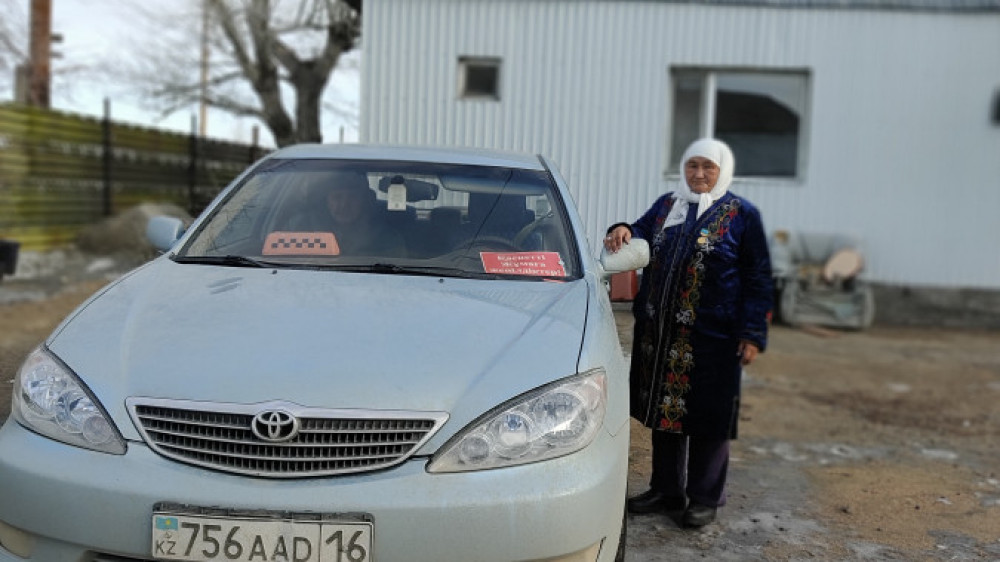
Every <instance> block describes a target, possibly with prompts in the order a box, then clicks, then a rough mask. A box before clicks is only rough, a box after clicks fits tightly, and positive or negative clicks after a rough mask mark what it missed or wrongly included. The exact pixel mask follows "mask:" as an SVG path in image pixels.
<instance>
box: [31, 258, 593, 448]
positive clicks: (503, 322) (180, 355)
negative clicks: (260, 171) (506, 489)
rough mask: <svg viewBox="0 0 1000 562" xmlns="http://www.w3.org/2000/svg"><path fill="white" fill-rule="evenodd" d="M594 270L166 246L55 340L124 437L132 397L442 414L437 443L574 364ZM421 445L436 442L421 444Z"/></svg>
mask: <svg viewBox="0 0 1000 562" xmlns="http://www.w3.org/2000/svg"><path fill="white" fill-rule="evenodd" d="M587 298H588V288H587V283H586V282H585V281H582V280H581V281H572V282H567V283H554V282H540V281H511V280H506V281H500V280H496V281H494V280H469V279H452V278H437V277H419V276H417V277H415V276H405V275H379V274H360V273H345V272H333V271H304V270H283V269H278V270H272V269H242V268H229V267H218V266H206V265H192V264H177V263H174V262H172V261H170V260H168V259H165V258H161V259H157V260H155V261H153V262H151V263H150V264H147V265H146V266H145V267H143V268H141V269H139V270H137V271H135V272H133V273H132V274H130V275H128V276H126V277H124V278H123V279H121V280H119V281H118V282H116V283H114V284H112V285H111V286H109V287H108V288H106V289H105V290H104V291H103V292H102V293H101V294H99V295H97V296H95V297H93V298H92V299H91V300H89V301H88V302H87V303H85V304H84V305H82V306H81V308H80V309H78V310H77V311H76V312H75V313H74V315H72V316H71V317H70V318H68V319H67V320H66V321H65V322H64V323H63V324H62V325H61V326H60V327H59V328H58V329H57V331H56V332H55V333H54V334H53V335H52V336H51V337H50V338H49V341H48V346H49V348H50V350H52V352H53V353H55V354H56V355H57V356H58V357H59V358H60V359H61V360H62V361H64V362H65V363H66V365H68V366H69V367H70V368H71V369H72V370H73V371H74V372H75V373H76V374H77V375H79V376H80V378H81V379H82V380H83V381H84V383H85V384H86V385H87V386H88V387H89V388H90V389H91V391H92V392H93V393H94V395H95V396H96V397H97V399H98V400H99V401H100V402H101V403H102V404H103V405H104V407H105V408H106V409H107V410H108V412H109V413H110V414H111V416H112V418H113V419H114V421H115V422H116V424H117V426H118V427H119V429H120V430H121V431H122V433H123V435H124V436H125V437H126V438H127V439H138V434H137V432H136V430H135V428H134V427H133V425H132V423H131V421H130V419H129V417H128V414H127V411H126V406H125V400H126V399H127V398H129V397H148V398H168V399H182V400H200V401H216V402H225V403H239V404H256V403H262V402H268V401H273V400H283V401H288V402H292V403H295V404H298V405H301V406H308V407H322V408H363V409H388V410H421V411H441V412H446V413H448V414H449V416H450V420H449V422H448V423H447V424H446V426H445V428H444V429H443V430H442V431H441V432H439V434H438V435H437V436H435V439H434V440H433V443H434V444H440V443H441V442H442V441H443V440H444V439H445V438H447V436H449V435H451V434H453V433H454V432H455V431H458V430H459V429H461V427H463V426H464V425H465V424H466V423H468V422H469V421H471V420H473V419H474V418H476V417H477V416H479V415H481V414H482V413H484V412H485V411H487V410H489V409H490V408H493V407H494V406H496V405H498V404H499V403H502V402H504V401H506V400H508V399H510V398H513V397H515V396H517V395H518V394H520V393H522V392H525V391H527V390H530V389H532V388H535V387H537V386H539V385H542V384H544V383H546V382H549V381H552V380H555V379H559V378H562V377H565V376H569V375H572V374H574V373H575V372H576V367H577V359H578V357H579V353H580V345H581V341H582V337H583V327H584V324H585V315H586V310H587ZM424 450H425V451H426V450H427V447H425V449H424Z"/></svg>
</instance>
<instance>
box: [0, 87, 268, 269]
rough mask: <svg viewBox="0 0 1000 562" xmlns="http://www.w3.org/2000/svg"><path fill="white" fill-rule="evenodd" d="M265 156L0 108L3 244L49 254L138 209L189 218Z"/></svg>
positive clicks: (193, 139)
mask: <svg viewBox="0 0 1000 562" xmlns="http://www.w3.org/2000/svg"><path fill="white" fill-rule="evenodd" d="M106 113H107V112H106ZM266 152H267V151H266V150H264V149H261V148H260V147H258V146H256V145H243V144H236V143H229V142H222V141H217V140H210V139H204V138H199V137H198V136H197V135H194V134H190V135H185V134H178V133H173V132H167V131H160V130H155V129H148V128H142V127H136V126H133V125H127V124H123V123H116V122H114V121H111V120H110V119H108V118H104V119H97V118H92V117H85V116H81V115H75V114H70V113H63V112H58V111H51V110H46V109H40V108H35V107H27V106H23V105H15V104H0V238H7V239H12V240H16V241H18V242H20V245H21V248H22V249H32V250H44V249H49V248H53V247H57V246H61V245H65V244H68V243H70V242H72V240H73V239H74V237H75V236H76V234H77V232H78V231H79V230H80V229H82V228H83V227H84V226H86V225H88V224H92V223H94V222H97V221H99V220H101V219H102V218H104V217H106V216H110V215H113V214H116V213H118V212H119V211H122V210H124V209H127V208H129V207H132V206H134V205H137V204H140V203H145V202H170V203H175V204H177V205H180V206H181V207H183V208H185V209H187V210H188V211H190V212H191V214H192V215H196V214H197V213H198V212H200V211H201V209H203V208H204V206H205V205H207V204H208V203H209V202H210V201H211V200H212V198H213V197H215V195H216V194H217V193H218V192H219V191H220V190H221V189H222V188H223V187H225V186H226V184H228V183H229V182H230V181H231V180H232V179H233V178H234V177H236V176H237V175H238V174H239V173H240V172H242V171H243V170H244V169H245V168H246V167H247V166H248V165H249V164H250V163H252V162H254V161H255V160H256V159H258V158H259V157H261V156H263V155H264V154H265V153H266Z"/></svg>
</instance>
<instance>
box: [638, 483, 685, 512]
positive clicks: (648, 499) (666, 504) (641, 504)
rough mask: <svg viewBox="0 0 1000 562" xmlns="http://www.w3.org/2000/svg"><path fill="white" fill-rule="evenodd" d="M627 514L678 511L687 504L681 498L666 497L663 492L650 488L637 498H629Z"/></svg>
mask: <svg viewBox="0 0 1000 562" xmlns="http://www.w3.org/2000/svg"><path fill="white" fill-rule="evenodd" d="M626 503H627V504H628V511H629V513H639V514H641V513H655V512H659V511H680V510H682V509H684V505H685V504H686V503H687V500H685V499H684V498H683V497H680V498H679V497H676V496H668V495H666V494H664V493H663V492H660V491H657V490H654V489H652V488H650V489H649V490H646V491H645V492H643V493H641V494H639V495H638V496H635V497H632V498H629V499H628V500H627V502H626Z"/></svg>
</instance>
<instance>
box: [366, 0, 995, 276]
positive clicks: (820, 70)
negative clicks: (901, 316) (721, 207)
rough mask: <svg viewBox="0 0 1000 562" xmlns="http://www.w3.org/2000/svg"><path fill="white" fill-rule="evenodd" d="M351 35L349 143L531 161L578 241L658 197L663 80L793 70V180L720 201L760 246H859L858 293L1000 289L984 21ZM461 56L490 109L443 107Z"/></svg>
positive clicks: (457, 18) (852, 19)
mask: <svg viewBox="0 0 1000 562" xmlns="http://www.w3.org/2000/svg"><path fill="white" fill-rule="evenodd" d="M364 25H365V28H364V30H363V37H364V45H363V50H364V59H365V63H364V64H365V66H364V71H363V73H362V103H361V107H362V111H361V127H360V136H361V140H362V141H363V142H393V143H408V144H409V143H414V144H423V143H431V144H445V145H471V146H483V147H496V148H504V149H513V150H525V151H531V152H541V153H544V154H547V155H549V156H551V157H552V159H553V160H555V162H557V163H558V165H559V167H560V169H561V170H562V172H563V174H564V175H565V176H566V178H567V180H568V181H569V183H570V185H571V188H572V191H573V196H574V198H575V199H576V202H577V206H578V208H579V209H580V211H581V215H582V218H583V220H584V223H585V224H586V227H587V231H588V236H589V237H590V239H591V240H592V241H597V240H600V237H601V235H602V234H603V230H604V228H605V226H606V225H607V224H610V223H611V222H614V221H616V220H633V219H634V218H635V217H637V216H638V214H639V213H641V212H642V211H643V210H644V209H645V208H646V206H648V205H649V203H650V202H652V201H653V199H654V198H655V197H656V196H657V195H658V194H660V193H663V192H664V191H666V190H669V189H671V188H672V186H673V185H674V180H671V179H665V178H664V176H663V170H664V168H665V166H666V165H667V162H666V157H667V156H666V155H667V150H668V147H667V138H668V135H667V131H669V126H670V123H669V110H670V107H671V106H670V104H671V101H670V77H669V73H670V68H671V67H672V66H711V67H730V68H733V67H735V68H751V69H797V70H803V71H807V72H808V73H809V74H810V77H811V99H810V102H809V103H810V111H809V115H808V118H807V120H806V124H805V125H806V129H805V130H804V131H803V136H804V137H805V144H804V148H805V152H806V163H805V167H804V170H803V172H802V176H801V177H800V178H799V179H797V180H766V179H755V180H747V179H738V180H737V181H736V182H735V183H734V186H733V190H734V191H735V192H737V193H739V194H741V195H746V196H747V197H749V198H750V199H751V200H752V201H754V202H755V203H756V204H757V205H758V206H759V207H760V208H761V209H762V212H763V213H764V218H765V223H766V225H767V227H768V229H769V230H776V229H779V228H780V229H789V230H792V231H811V232H831V233H845V234H850V235H854V236H856V237H858V238H859V239H860V240H861V242H862V247H863V248H864V250H865V252H866V255H867V258H868V267H867V269H866V273H865V275H866V276H867V277H868V278H870V279H873V280H877V281H881V282H887V283H898V284H912V285H938V286H956V287H987V288H1000V252H998V251H996V250H995V249H994V247H993V246H994V241H995V240H997V239H1000V226H997V223H996V221H995V219H994V218H993V213H994V211H992V209H996V208H997V207H998V206H1000V179H998V178H1000V134H998V127H997V126H996V125H991V124H990V123H989V111H988V110H989V103H990V99H991V96H992V95H994V94H993V92H994V91H995V90H996V89H997V87H998V83H997V82H996V72H987V71H986V70H988V69H991V68H992V69H1000V33H997V32H996V29H998V27H1000V13H997V12H996V11H994V12H992V13H987V14H976V15H960V14H955V13H941V12H934V13H927V12H913V11H873V10H849V9H784V8H773V7H733V6H719V5H704V4H696V3H672V2H624V1H617V2H609V1H597V0H577V1H572V2H571V1H564V0H537V1H525V0H490V1H486V0H472V1H470V0H464V1H459V0H420V1H412V0H367V1H366V3H365V18H364ZM459 56H495V57H500V58H501V59H502V61H503V62H502V65H503V66H502V71H501V72H502V75H501V81H502V82H501V99H500V100H499V101H498V102H490V101H479V100H476V101H472V100H461V99H458V76H457V72H458V62H457V60H458V57H459ZM959 162H960V163H961V164H958V165H956V163H959ZM960 193H961V194H962V195H959V194H960Z"/></svg>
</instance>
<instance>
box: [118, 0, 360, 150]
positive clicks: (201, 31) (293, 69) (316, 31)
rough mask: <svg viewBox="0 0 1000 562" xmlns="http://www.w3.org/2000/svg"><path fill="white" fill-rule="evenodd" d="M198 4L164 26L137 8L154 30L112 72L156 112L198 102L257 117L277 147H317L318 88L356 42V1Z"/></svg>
mask: <svg viewBox="0 0 1000 562" xmlns="http://www.w3.org/2000/svg"><path fill="white" fill-rule="evenodd" d="M201 2H202V5H201V6H198V7H197V8H198V9H195V10H192V11H190V12H187V13H183V14H177V15H175V16H172V17H175V18H176V20H175V21H169V22H168V21H164V14H163V13H162V12H150V11H149V10H152V9H158V8H149V7H144V6H148V4H145V3H143V5H138V4H137V5H136V9H137V10H138V11H139V12H140V13H144V14H145V15H144V16H143V19H145V20H146V21H149V22H157V23H158V24H159V25H158V29H157V31H156V33H155V35H149V34H143V38H142V39H143V43H142V44H141V45H139V46H137V48H136V50H137V51H142V52H143V55H142V56H138V57H133V59H134V60H135V61H134V62H132V63H129V65H128V67H127V68H125V69H121V68H119V69H118V71H119V74H120V73H121V71H122V70H125V71H126V72H127V74H128V75H129V78H128V81H129V82H131V83H132V84H141V85H143V86H144V91H145V94H146V96H147V97H146V102H147V105H153V106H157V109H158V110H160V111H162V112H163V113H164V114H169V113H172V112H174V111H176V110H179V109H182V108H187V107H190V106H191V105H192V104H195V103H199V102H204V103H205V104H207V105H209V106H211V107H215V108H218V109H221V110H224V111H227V112H230V113H233V114H236V115H241V116H250V117H256V118H259V119H260V120H261V121H262V122H263V123H264V124H265V125H266V126H267V127H268V129H269V130H270V131H271V134H272V135H273V136H274V140H275V142H276V143H277V144H278V146H286V145H289V144H294V143H298V142H320V141H322V134H321V130H320V111H321V109H322V96H323V91H324V90H325V89H326V87H327V84H328V82H329V79H330V76H331V74H332V72H333V70H334V69H335V68H336V66H337V63H338V62H339V60H340V57H341V55H342V54H344V53H346V52H348V51H350V50H351V49H353V48H354V46H355V44H356V42H357V40H358V37H359V35H360V31H361V12H360V8H361V4H360V2H358V1H354V2H347V1H344V0H201ZM157 4H158V3H157ZM154 6H155V5H154ZM177 24H180V25H177ZM202 41H205V42H206V43H202ZM204 53H207V54H208V60H209V61H210V63H209V64H208V65H207V66H202V63H203V62H204V60H205V57H204ZM200 69H205V72H204V73H202V72H201V71H200ZM286 97H291V98H292V99H291V100H288V101H286ZM289 108H291V109H289Z"/></svg>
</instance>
